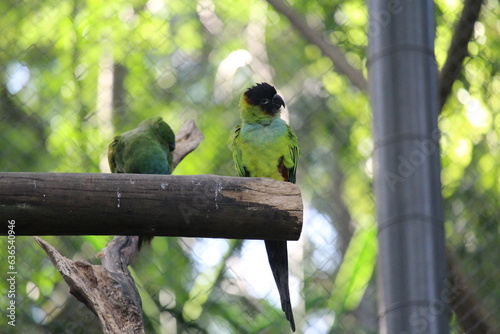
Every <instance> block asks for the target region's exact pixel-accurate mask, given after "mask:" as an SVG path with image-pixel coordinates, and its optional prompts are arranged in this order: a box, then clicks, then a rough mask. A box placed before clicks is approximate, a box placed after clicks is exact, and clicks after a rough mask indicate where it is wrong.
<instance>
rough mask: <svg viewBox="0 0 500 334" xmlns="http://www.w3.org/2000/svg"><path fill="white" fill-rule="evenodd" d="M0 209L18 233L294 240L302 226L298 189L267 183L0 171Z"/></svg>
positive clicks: (240, 179)
mask: <svg viewBox="0 0 500 334" xmlns="http://www.w3.org/2000/svg"><path fill="white" fill-rule="evenodd" d="M0 208H1V210H0V219H1V220H3V221H7V220H15V221H16V234H17V235H150V236H184V237H210V238H231V239H276V240H297V239H298V238H299V236H300V232H301V229H302V199H301V196H300V190H299V188H298V187H297V186H296V185H294V184H291V183H289V182H283V181H276V180H271V179H266V178H243V177H227V176H214V175H192V176H173V175H145V174H69V173H68V174H63V173H0ZM1 226H2V227H1V231H0V232H1V234H2V235H6V234H7V224H3V225H1Z"/></svg>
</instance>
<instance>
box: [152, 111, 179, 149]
mask: <svg viewBox="0 0 500 334" xmlns="http://www.w3.org/2000/svg"><path fill="white" fill-rule="evenodd" d="M155 132H156V134H157V136H158V139H159V140H160V142H161V143H162V146H164V147H165V148H166V149H168V150H169V151H170V152H172V151H173V150H175V134H174V132H173V131H172V129H171V128H170V126H168V124H167V123H165V122H164V121H163V119H162V118H161V117H158V118H157V119H156V121H155Z"/></svg>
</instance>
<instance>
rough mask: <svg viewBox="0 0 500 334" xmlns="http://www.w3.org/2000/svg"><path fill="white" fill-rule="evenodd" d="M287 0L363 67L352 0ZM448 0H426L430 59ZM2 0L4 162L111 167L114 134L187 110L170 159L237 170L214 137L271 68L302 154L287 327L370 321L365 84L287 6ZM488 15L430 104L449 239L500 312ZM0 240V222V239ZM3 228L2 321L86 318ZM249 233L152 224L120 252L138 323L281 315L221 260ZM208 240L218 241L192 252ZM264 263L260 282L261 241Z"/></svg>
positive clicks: (222, 325) (190, 326) (495, 70)
mask: <svg viewBox="0 0 500 334" xmlns="http://www.w3.org/2000/svg"><path fill="white" fill-rule="evenodd" d="M289 4H290V6H292V7H293V8H294V9H295V10H296V11H297V12H298V13H300V14H301V16H302V17H303V19H304V20H305V21H306V22H307V23H308V24H309V25H310V26H311V27H313V28H314V29H315V30H316V31H317V32H318V34H320V35H321V36H322V37H323V38H325V39H327V40H328V41H330V42H331V43H334V44H336V45H338V46H339V47H340V48H341V49H342V51H343V52H344V53H345V55H346V57H347V59H348V61H349V62H350V63H351V64H352V65H353V66H354V67H355V68H357V69H358V70H360V71H362V72H363V73H364V74H365V75H366V63H367V58H366V47H367V42H368V41H367V35H366V33H365V32H366V29H367V23H368V15H367V9H366V7H365V2H364V1H361V0H354V1H349V2H345V1H344V2H342V1H323V0H322V1H309V0H307V1H300V2H299V1H289ZM461 6H462V3H461V2H459V1H450V0H446V1H445V0H438V1H436V21H437V29H436V32H437V39H436V59H437V61H438V64H439V66H441V65H442V64H443V63H444V61H445V59H446V52H447V48H448V46H449V42H450V40H451V37H452V33H453V30H452V27H453V25H454V23H455V21H456V20H457V18H458V15H459V14H460V11H461ZM0 12H1V13H2V19H1V20H0V31H1V32H2V35H1V36H0V50H1V52H0V117H1V122H0V138H1V143H2V144H1V145H0V170H1V171H6V172H92V173H98V172H109V168H108V167H107V160H106V152H107V145H108V144H109V143H110V141H111V140H112V138H113V136H114V135H115V134H118V133H121V132H123V131H126V130H129V129H131V128H133V127H135V126H136V125H137V124H138V123H139V122H140V121H141V120H143V119H145V118H149V117H154V116H162V117H163V118H164V119H165V120H166V121H167V122H168V123H169V124H170V125H171V127H172V128H173V129H174V131H176V130H178V129H179V128H180V127H181V126H182V124H183V123H184V122H185V121H186V120H188V119H191V118H192V119H195V121H196V123H197V125H198V126H199V127H200V129H201V130H202V132H203V133H204V134H205V140H204V141H203V142H202V144H201V145H200V147H199V148H198V149H197V150H196V151H195V152H193V153H192V154H190V155H189V156H188V157H187V158H186V159H185V160H184V161H183V162H182V163H181V164H180V165H179V166H178V167H177V169H176V170H175V172H174V174H178V175H180V174H219V175H233V176H234V175H236V172H235V171H234V169H233V163H232V158H231V153H230V151H229V149H228V137H229V133H230V131H231V129H232V128H233V127H234V126H235V125H236V124H237V123H238V121H239V114H238V107H237V104H238V99H239V97H240V95H241V93H242V92H243V91H244V89H245V88H246V87H248V86H250V85H252V84H253V83H254V82H260V81H271V82H273V83H274V84H275V85H276V87H277V88H278V90H279V91H280V93H281V95H282V96H283V97H284V98H285V101H286V103H287V111H289V119H290V125H291V126H292V127H293V128H294V129H295V131H296V133H297V135H298V137H299V142H300V145H301V154H302V155H301V157H300V161H299V169H298V177H297V180H298V182H297V183H298V184H299V185H300V186H301V189H302V193H303V196H304V201H305V205H306V208H307V210H306V221H305V225H304V233H303V236H302V238H301V241H300V242H298V243H290V244H293V245H294V246H292V251H291V256H290V257H291V259H290V262H291V264H290V267H291V274H292V283H293V284H292V288H294V289H295V292H292V299H293V305H294V307H295V316H296V319H298V328H299V332H303V333H309V334H311V333H376V332H377V311H376V294H375V292H374V291H375V288H374V287H375V278H374V275H373V272H374V266H375V258H376V254H375V253H376V240H375V238H376V231H375V218H374V201H373V193H372V190H371V189H372V160H371V153H372V149H373V142H372V139H371V113H370V110H369V105H368V97H367V94H366V92H362V91H359V90H358V89H356V88H355V87H353V86H352V85H351V84H350V83H349V81H348V80H347V79H346V78H345V77H343V76H340V75H338V74H337V73H336V72H335V71H334V65H333V64H332V61H331V60H330V59H329V58H326V57H324V56H323V55H322V54H321V52H320V50H319V49H318V48H317V47H316V46H313V45H310V44H308V43H307V42H305V40H304V39H303V38H302V37H301V36H300V34H299V33H297V32H296V31H295V30H293V28H292V27H291V25H290V22H289V21H288V20H287V19H286V18H284V17H283V16H282V15H280V14H279V13H277V12H276V11H275V10H274V9H272V8H271V6H270V5H268V4H267V3H266V2H264V1H258V0H251V1H243V0H237V1H228V0H198V1H163V0H149V1H144V0H130V1H118V0H111V1H96V0H87V1H83V0H72V1H70V0H62V1H54V0H46V1H34V0H26V1H14V0H6V1H2V2H0ZM499 14H500V12H499V5H498V2H496V1H493V0H488V1H485V2H484V5H483V13H482V15H481V19H480V21H479V22H477V23H476V25H475V34H474V38H473V39H472V41H471V42H470V43H469V52H470V53H471V57H468V58H467V59H466V62H465V67H464V71H463V74H462V75H461V76H460V78H459V80H458V81H457V82H455V84H454V88H453V93H452V94H453V96H451V97H450V99H449V100H448V103H447V105H446V106H445V109H444V110H443V112H442V115H441V118H440V129H441V131H442V139H441V148H442V166H443V171H442V180H443V195H444V198H445V208H446V231H447V238H448V243H449V245H450V247H451V248H452V249H453V250H455V251H456V253H457V255H458V256H459V258H460V259H461V264H462V265H463V266H464V269H466V271H467V272H468V273H469V274H470V276H471V281H472V282H473V283H474V284H476V287H477V289H478V290H479V296H480V297H481V301H482V303H483V305H484V306H485V307H488V309H490V310H491V312H492V314H498V313H500V308H499V307H500V306H499V304H498V302H497V301H498V300H500V289H499V288H498V286H497V284H496V282H498V281H499V280H500V270H499V269H498V268H499V259H498V256H497V254H498V248H499V246H500V245H499V244H500V241H499V240H500V238H499V234H500V228H499V225H498V217H499V212H500V207H499V206H500V201H499V195H500V165H499V164H498V163H497V162H498V161H499V160H500V144H499V141H500V114H499V113H498V112H497V109H498V106H499V105H500V95H499V93H498V92H500V74H499V68H500V62H499V61H498V57H496V56H495V55H496V54H497V53H498V52H496V51H495V50H497V51H499V50H500V39H499V38H498V33H499V29H498V27H499V26H500V21H499V19H498V17H499ZM375 84H376V83H375ZM13 218H14V217H13ZM19 223H20V222H19ZM45 239H46V240H48V241H49V242H50V243H52V244H53V245H54V246H55V247H56V248H57V249H58V250H59V251H60V252H61V253H62V254H63V255H66V256H67V257H69V258H72V259H85V260H88V261H91V262H92V263H98V260H97V259H96V258H95V253H96V252H97V251H99V250H100V249H102V248H103V247H104V245H105V244H106V242H107V241H108V240H109V239H110V237H94V236H79V237H45ZM6 242H7V240H6V239H5V238H1V239H0V249H1V251H0V252H1V253H2V254H4V249H6V245H7V243H6ZM16 242H17V243H16V246H17V259H18V262H17V271H18V282H17V283H18V284H17V303H18V313H17V321H18V326H16V327H15V328H12V330H13V331H12V333H25V332H30V333H95V332H98V331H99V328H100V327H99V324H98V322H97V319H96V317H95V316H94V315H93V314H91V313H90V312H89V311H88V310H86V309H85V308H83V307H82V305H79V304H78V303H77V302H76V301H75V300H74V298H73V297H72V296H70V295H69V293H68V291H67V287H66V285H65V283H64V282H63V281H62V279H61V277H60V275H59V273H58V272H57V271H56V270H55V268H54V267H53V265H52V264H51V263H50V261H49V260H48V259H47V257H46V256H45V254H44V253H43V251H42V250H41V248H39V247H38V245H36V243H35V242H34V240H33V239H32V238H30V237H19V238H18V239H17V241H16ZM210 245H211V246H210ZM214 245H215V246H214ZM247 245H248V244H247V243H243V242H235V241H221V242H219V243H215V244H213V245H212V244H211V243H207V242H206V241H204V240H201V239H189V238H156V239H155V240H154V242H153V244H152V247H151V248H146V249H145V250H143V251H142V252H141V253H140V255H139V256H138V258H137V259H136V261H135V263H134V265H133V269H132V271H133V275H134V277H135V279H136V282H137V284H138V286H139V290H140V292H141V295H142V299H143V306H144V316H145V323H146V328H147V332H154V333H174V332H177V333H283V332H286V331H288V324H287V322H286V321H285V320H284V316H283V314H282V312H281V310H280V309H279V305H278V304H277V303H276V299H275V297H276V296H274V297H273V296H272V295H273V294H275V292H274V291H273V290H271V291H273V292H272V293H271V297H269V298H267V297H266V298H260V297H259V296H257V294H256V293H255V292H252V291H251V289H249V288H248V287H246V286H245V284H244V283H242V282H245V281H244V278H242V276H243V275H242V274H241V273H240V272H237V271H236V269H235V268H242V267H244V266H245V262H244V261H243V260H242V258H244V254H245V250H246V249H247ZM209 246H210V247H216V251H215V253H214V254H215V255H213V257H214V258H213V259H212V260H213V261H212V262H213V263H210V264H207V263H205V262H206V254H212V253H213V252H214V250H213V249H211V248H210V249H209ZM292 253H293V254H292ZM344 255H345V258H344ZM242 263H243V264H242ZM261 264H262V276H268V282H269V283H268V284H269V285H271V286H272V285H273V280H272V277H271V274H270V271H268V269H267V263H266V261H265V258H262V263H261ZM4 265H5V261H3V262H2V265H0V268H1V270H2V272H3V273H5V272H6V271H7V270H5V269H4V268H5V267H4ZM338 272H339V273H340V274H339V275H338V276H337V273H338ZM294 282H295V283H294ZM294 284H295V285H294ZM0 291H6V281H5V280H2V281H0ZM276 294H277V292H276ZM0 298H1V299H0V300H1V303H0V304H1V305H2V308H3V307H4V305H6V304H4V301H6V296H5V295H2V296H1V297H0ZM2 321H5V319H4V320H2ZM452 325H453V326H452V328H453V331H454V332H456V333H458V332H459V330H458V327H457V325H456V324H455V323H454V322H453V323H452ZM3 326H4V325H2V327H3ZM9 330H10V328H9Z"/></svg>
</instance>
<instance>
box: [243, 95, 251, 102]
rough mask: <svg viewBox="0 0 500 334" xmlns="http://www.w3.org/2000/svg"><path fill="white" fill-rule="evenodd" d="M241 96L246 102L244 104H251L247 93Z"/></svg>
mask: <svg viewBox="0 0 500 334" xmlns="http://www.w3.org/2000/svg"><path fill="white" fill-rule="evenodd" d="M243 98H244V100H245V103H246V104H248V105H251V104H252V102H251V101H250V98H249V97H248V95H247V94H244V95H243Z"/></svg>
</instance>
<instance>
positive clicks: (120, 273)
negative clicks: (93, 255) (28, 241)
mask: <svg viewBox="0 0 500 334" xmlns="http://www.w3.org/2000/svg"><path fill="white" fill-rule="evenodd" d="M34 238H35V240H36V241H37V242H38V244H39V245H40V246H41V247H42V248H43V249H44V250H45V252H46V253H47V255H48V256H49V258H50V260H51V261H52V263H53V264H54V265H55V266H56V268H57V270H59V272H60V273H61V275H62V276H63V278H64V280H65V281H66V283H67V284H68V286H69V289H70V292H71V294H72V295H73V296H75V297H76V298H77V299H78V300H79V301H81V302H82V303H84V304H85V305H86V306H87V307H88V308H89V309H90V310H92V312H94V313H95V314H96V315H97V316H98V317H99V320H100V321H101V325H102V328H103V331H104V333H110V334H111V333H112V334H121V333H124V334H128V333H130V334H135V333H139V334H141V333H144V326H143V319H142V304H141V298H140V296H139V292H138V291H137V288H136V287H135V284H134V280H133V278H132V276H131V275H130V272H129V271H128V269H127V265H128V264H129V263H130V262H131V261H132V257H133V255H134V254H135V252H136V249H135V247H136V245H137V241H135V243H134V242H132V243H131V241H133V239H134V238H135V239H137V237H125V236H122V237H115V238H114V239H113V240H112V241H111V242H110V243H109V244H108V245H107V246H106V248H105V249H104V250H103V251H102V252H101V255H100V256H101V257H102V263H103V265H102V266H100V265H92V264H90V263H88V262H86V261H72V260H70V259H68V258H66V257H64V256H62V255H61V254H60V253H59V252H58V251H57V250H56V249H55V248H54V247H52V246H51V245H50V244H49V243H47V242H45V241H44V240H42V239H40V238H39V237H34ZM131 256H132V257H131Z"/></svg>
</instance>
